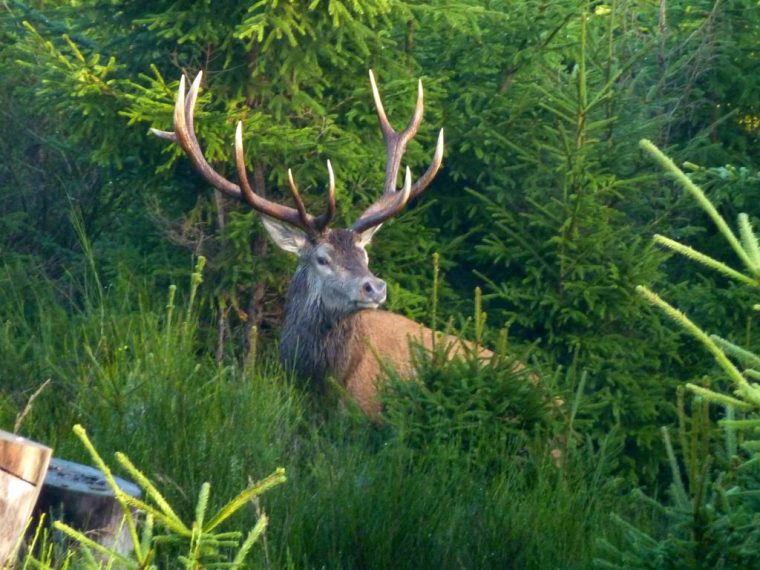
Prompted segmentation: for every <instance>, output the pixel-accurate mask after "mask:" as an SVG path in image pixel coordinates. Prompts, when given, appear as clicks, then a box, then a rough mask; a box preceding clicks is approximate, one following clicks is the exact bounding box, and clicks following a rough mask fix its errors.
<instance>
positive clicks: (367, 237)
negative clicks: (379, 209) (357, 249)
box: [359, 224, 383, 247]
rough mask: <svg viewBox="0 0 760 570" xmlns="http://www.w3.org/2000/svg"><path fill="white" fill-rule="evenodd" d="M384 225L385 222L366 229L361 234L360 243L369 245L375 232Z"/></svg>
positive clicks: (363, 245)
mask: <svg viewBox="0 0 760 570" xmlns="http://www.w3.org/2000/svg"><path fill="white" fill-rule="evenodd" d="M382 227H383V224H378V225H376V226H372V227H371V228H369V229H366V230H364V231H363V232H361V233H360V234H359V245H360V246H361V247H367V246H368V245H369V242H371V241H372V236H374V235H375V232H377V230H379V229H380V228H382Z"/></svg>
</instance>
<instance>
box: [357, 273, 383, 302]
mask: <svg viewBox="0 0 760 570" xmlns="http://www.w3.org/2000/svg"><path fill="white" fill-rule="evenodd" d="M361 295H362V298H363V299H364V300H365V301H369V302H370V303H377V304H378V305H381V304H382V303H384V302H385V295H386V286H385V281H383V280H382V279H378V278H377V277H369V278H367V279H365V280H364V281H363V282H362V284H361Z"/></svg>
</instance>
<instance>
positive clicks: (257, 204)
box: [151, 72, 335, 236]
mask: <svg viewBox="0 0 760 570" xmlns="http://www.w3.org/2000/svg"><path fill="white" fill-rule="evenodd" d="M201 78H202V72H199V73H198V75H196V76H195V80H194V81H193V83H192V85H191V86H190V91H189V92H188V94H187V97H185V77H184V76H182V77H181V78H180V80H179V90H178V92H177V103H176V104H175V106H174V129H175V130H174V131H173V132H172V131H160V130H158V129H151V132H152V133H153V134H154V135H156V136H157V137H160V138H163V139H166V140H170V141H173V142H175V143H177V144H178V145H179V146H180V147H182V150H184V151H185V154H187V156H188V157H189V158H190V160H191V161H192V163H193V166H194V167H195V169H196V170H197V171H198V172H199V173H200V174H201V176H203V178H205V180H206V181H207V182H208V183H209V184H211V185H212V186H213V187H214V188H216V189H217V190H219V191H221V192H223V193H224V194H227V195H228V196H231V197H232V198H236V199H238V200H242V201H244V202H247V203H248V205H249V206H251V207H252V208H253V209H254V210H256V211H258V212H260V213H262V214H264V215H267V216H270V217H272V218H275V219H277V220H280V221H282V222H287V223H288V224H291V225H293V226H296V227H298V228H301V229H302V230H303V231H304V232H306V233H307V234H309V235H312V236H314V235H318V234H320V233H321V232H322V230H324V229H325V228H326V227H327V225H328V224H329V223H330V221H331V220H332V218H333V216H334V215H335V176H334V175H333V170H332V165H331V164H330V161H329V160H328V161H327V171H328V173H329V178H330V182H329V186H328V200H327V210H326V211H325V212H324V214H322V215H320V216H319V217H316V218H315V217H314V216H312V215H311V214H309V213H308V212H306V208H305V207H304V204H303V200H302V199H301V195H300V194H299V193H298V188H297V187H296V185H295V182H294V181H293V175H292V173H291V172H290V170H288V180H289V182H290V192H291V194H292V195H293V200H294V202H295V203H296V208H291V207H289V206H283V205H282V204H277V203H275V202H271V201H270V200H267V199H266V198H263V197H261V196H259V195H258V194H256V193H255V192H254V191H253V189H252V188H251V185H250V183H249V182H248V174H247V172H246V168H245V153H244V152H243V126H242V122H238V124H237V128H236V129H235V163H236V166H237V174H238V178H239V179H240V185H237V184H235V183H234V182H230V181H229V180H227V179H226V178H224V177H223V176H222V175H221V174H219V173H218V172H217V171H216V170H214V169H213V168H212V166H211V165H210V164H209V163H208V161H207V160H206V157H205V156H203V151H202V150H201V147H200V144H199V143H198V137H197V136H196V134H195V129H194V127H193V112H194V110H195V103H196V101H197V99H198V89H199V87H200V84H201Z"/></svg>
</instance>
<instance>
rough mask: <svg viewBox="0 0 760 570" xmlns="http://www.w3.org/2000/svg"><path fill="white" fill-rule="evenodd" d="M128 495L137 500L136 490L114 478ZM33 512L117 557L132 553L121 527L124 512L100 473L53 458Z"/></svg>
mask: <svg viewBox="0 0 760 570" xmlns="http://www.w3.org/2000/svg"><path fill="white" fill-rule="evenodd" d="M114 479H116V483H117V484H118V485H119V487H120V488H121V489H122V490H123V491H124V492H125V493H127V494H128V495H131V496H133V497H139V496H140V495H141V491H140V488H139V487H138V486H137V485H135V484H134V483H131V482H129V481H126V480H124V479H122V478H120V477H114ZM35 512H37V513H38V514H41V513H49V516H50V520H59V521H62V522H64V523H66V524H67V525H69V526H71V527H72V528H75V529H77V530H79V531H81V532H83V533H84V534H86V535H87V536H88V537H89V538H91V539H92V540H94V541H95V542H97V543H99V544H102V545H103V546H105V547H107V548H112V549H114V550H116V551H117V552H119V553H120V554H128V553H129V552H131V551H132V550H133V545H132V539H131V537H130V535H129V530H128V529H127V527H126V525H124V524H122V519H123V517H124V512H123V511H122V508H121V506H120V505H119V503H118V502H117V501H116V497H115V496H114V493H113V491H112V490H111V487H109V486H108V483H107V482H106V480H105V477H104V476H103V473H102V472H101V471H100V470H98V469H95V468H94V467H88V466H86V465H80V464H79V463H74V462H72V461H66V460H64V459H58V458H55V457H54V458H53V459H52V460H51V461H50V468H49V469H48V474H47V477H46V478H45V484H44V486H43V488H42V493H40V498H39V501H38V502H37V508H36V509H35Z"/></svg>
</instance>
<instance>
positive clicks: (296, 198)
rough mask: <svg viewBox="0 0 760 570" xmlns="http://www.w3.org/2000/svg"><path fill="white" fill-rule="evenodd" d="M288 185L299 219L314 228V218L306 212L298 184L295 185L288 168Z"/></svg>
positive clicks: (304, 224)
mask: <svg viewBox="0 0 760 570" xmlns="http://www.w3.org/2000/svg"><path fill="white" fill-rule="evenodd" d="M288 186H289V187H290V195H291V196H293V202H295V203H296V210H298V217H299V218H300V219H301V223H302V224H303V226H308V227H310V228H314V218H312V217H311V216H310V215H309V214H307V213H306V207H305V206H304V205H303V200H302V199H301V194H299V193H298V186H296V182H295V180H293V171H292V170H291V169H290V168H288Z"/></svg>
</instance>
